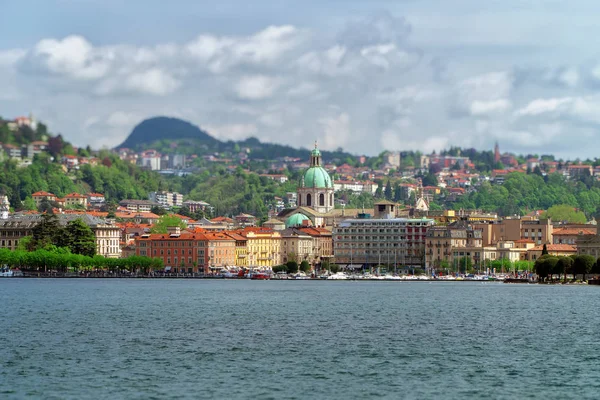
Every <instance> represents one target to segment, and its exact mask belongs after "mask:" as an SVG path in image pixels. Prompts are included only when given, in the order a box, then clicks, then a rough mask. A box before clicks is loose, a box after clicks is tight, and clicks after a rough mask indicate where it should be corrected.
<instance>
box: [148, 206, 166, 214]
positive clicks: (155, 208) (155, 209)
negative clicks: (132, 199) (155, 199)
mask: <svg viewBox="0 0 600 400" xmlns="http://www.w3.org/2000/svg"><path fill="white" fill-rule="evenodd" d="M150 212H152V213H154V214H156V215H166V214H167V210H165V209H164V207H161V206H152V208H151V209H150Z"/></svg>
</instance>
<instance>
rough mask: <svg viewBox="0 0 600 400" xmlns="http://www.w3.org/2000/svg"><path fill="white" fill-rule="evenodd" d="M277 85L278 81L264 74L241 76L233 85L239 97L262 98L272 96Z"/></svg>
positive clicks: (248, 98)
mask: <svg viewBox="0 0 600 400" xmlns="http://www.w3.org/2000/svg"><path fill="white" fill-rule="evenodd" d="M278 87H279V81H278V80H277V79H276V78H271V77H268V76H266V75H252V76H244V77H242V78H241V79H240V80H239V81H238V82H237V83H236V84H235V87H234V90H235V93H236V94H237V96H238V97H239V98H240V99H246V100H262V99H266V98H269V97H271V96H273V94H274V92H275V91H276V90H277V88H278Z"/></svg>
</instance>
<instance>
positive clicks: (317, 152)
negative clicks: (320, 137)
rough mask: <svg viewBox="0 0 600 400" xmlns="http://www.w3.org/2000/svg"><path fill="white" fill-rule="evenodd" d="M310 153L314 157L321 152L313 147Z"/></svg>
mask: <svg viewBox="0 0 600 400" xmlns="http://www.w3.org/2000/svg"><path fill="white" fill-rule="evenodd" d="M312 155H313V156H315V157H316V156H320V155H321V152H320V151H319V149H317V148H315V149H314V150H313V151H312Z"/></svg>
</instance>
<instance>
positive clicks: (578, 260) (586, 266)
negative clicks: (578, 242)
mask: <svg viewBox="0 0 600 400" xmlns="http://www.w3.org/2000/svg"><path fill="white" fill-rule="evenodd" d="M595 263H596V259H595V258H594V257H593V256H590V255H589V254H580V255H577V256H576V257H575V260H574V261H573V267H572V270H573V278H575V275H579V274H581V275H583V280H584V281H585V276H586V274H588V273H590V272H591V271H592V268H593V266H594V264H595Z"/></svg>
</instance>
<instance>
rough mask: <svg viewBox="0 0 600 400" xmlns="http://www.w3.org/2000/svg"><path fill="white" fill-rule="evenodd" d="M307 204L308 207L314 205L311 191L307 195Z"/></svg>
mask: <svg viewBox="0 0 600 400" xmlns="http://www.w3.org/2000/svg"><path fill="white" fill-rule="evenodd" d="M306 205H307V206H308V207H310V206H312V197H311V195H310V193H309V194H307V195H306Z"/></svg>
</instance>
